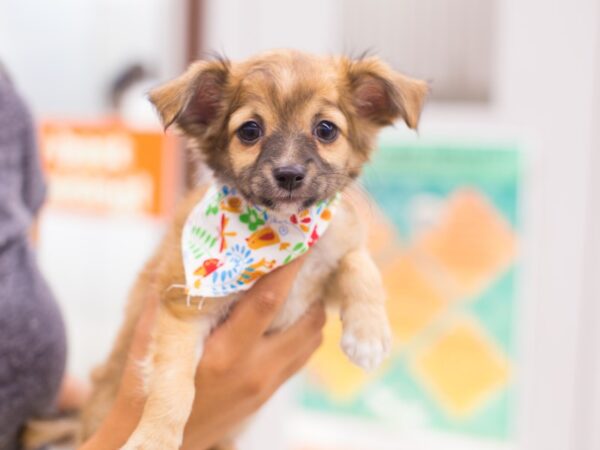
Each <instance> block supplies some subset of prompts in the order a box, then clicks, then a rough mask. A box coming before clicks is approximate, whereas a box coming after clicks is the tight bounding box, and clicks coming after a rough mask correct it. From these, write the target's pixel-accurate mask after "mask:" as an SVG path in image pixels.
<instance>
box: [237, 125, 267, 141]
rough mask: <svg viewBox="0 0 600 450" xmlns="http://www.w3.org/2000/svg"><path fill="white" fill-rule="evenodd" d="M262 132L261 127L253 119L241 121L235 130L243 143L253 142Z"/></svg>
mask: <svg viewBox="0 0 600 450" xmlns="http://www.w3.org/2000/svg"><path fill="white" fill-rule="evenodd" d="M262 134H263V131H262V128H261V127H260V125H259V124H258V123H257V122H255V121H253V120H251V121H249V122H246V123H243V124H242V126H241V127H239V128H238V130H237V135H238V137H239V138H240V140H241V141H242V142H243V143H244V144H254V143H255V142H256V141H258V140H259V139H260V138H261V136H262Z"/></svg>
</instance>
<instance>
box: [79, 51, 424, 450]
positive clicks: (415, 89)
mask: <svg viewBox="0 0 600 450" xmlns="http://www.w3.org/2000/svg"><path fill="white" fill-rule="evenodd" d="M426 91H427V87H426V84H425V83H423V82H420V81H417V80H412V79H409V78H408V77H405V76H403V75H400V74H397V73H395V72H393V71H392V70H391V69H390V68H389V67H388V66H386V65H385V64H383V63H382V62H380V61H379V60H377V59H375V58H368V59H363V60H357V61H352V60H350V59H348V58H345V57H317V56H312V55H308V54H304V53H300V52H295V51H274V52H269V53H266V54H262V55H259V56H257V57H255V58H252V59H250V60H247V61H245V62H241V63H235V64H234V63H229V62H224V61H216V62H207V61H202V62H199V63H195V64H193V65H192V66H191V67H190V68H189V69H188V71H187V72H186V73H185V74H184V75H182V76H181V77H180V78H178V79H176V80H174V81H172V82H170V83H167V84H166V85H164V86H162V87H160V88H158V89H156V90H155V91H153V92H152V93H151V100H152V101H153V103H154V104H155V106H156V107H157V110H158V112H159V113H160V115H161V118H162V120H163V122H164V123H165V125H166V126H169V125H171V124H175V125H177V127H178V128H179V129H180V130H182V132H183V133H184V134H185V135H186V136H187V137H188V138H189V139H190V141H191V143H192V148H193V151H194V152H195V153H196V156H198V157H199V158H201V159H202V160H204V161H205V162H206V163H207V164H208V166H209V167H210V168H212V169H213V171H214V173H215V175H216V176H217V177H218V178H221V179H224V180H227V181H228V182H231V183H234V184H236V185H237V186H238V187H239V188H240V189H241V190H244V192H247V193H248V195H252V194H253V192H254V189H257V187H256V186H255V185H254V184H253V183H254V182H253V181H252V179H253V178H252V177H248V178H244V176H245V175H244V174H246V173H248V171H249V170H251V169H252V170H254V171H255V172H254V173H258V174H260V173H263V172H261V171H265V172H264V177H268V176H270V175H269V174H270V172H266V171H270V170H271V169H272V167H268V166H269V164H271V165H273V164H275V162H273V161H274V160H273V159H271V160H270V161H269V162H268V163H265V164H258V166H257V167H255V166H256V164H255V163H256V161H258V158H259V157H260V155H261V152H262V151H264V149H263V148H262V147H261V146H260V144H259V143H257V144H256V145H246V144H244V143H242V142H240V140H239V139H237V137H236V130H237V129H238V128H239V126H240V125H241V124H242V123H244V122H245V121H247V120H260V122H261V124H262V126H263V129H264V139H267V138H268V137H269V136H272V135H274V134H276V133H277V132H279V131H281V130H287V131H288V133H289V136H292V137H295V136H299V135H302V136H308V137H310V136H312V134H313V131H312V130H313V127H314V126H315V123H316V122H317V121H319V120H329V121H332V122H334V123H335V124H336V125H337V127H338V128H339V136H338V138H337V139H336V140H335V142H332V143H323V142H317V143H316V144H312V143H308V144H305V145H309V146H312V145H316V147H310V148H311V149H316V151H317V152H318V156H317V157H318V158H319V159H321V160H322V161H324V163H323V164H325V165H326V166H327V167H329V169H327V170H330V171H331V174H332V175H328V176H327V177H323V178H329V179H328V180H326V183H325V184H323V186H320V190H319V192H321V191H322V192H321V194H322V195H328V196H330V195H332V193H333V192H336V191H345V195H344V198H343V200H342V202H341V205H340V206H339V208H338V211H337V212H336V214H335V215H334V216H333V219H332V222H331V225H330V227H329V229H328V230H327V232H326V233H325V234H324V236H322V237H321V239H320V240H319V241H318V242H317V244H316V245H315V246H314V247H313V249H312V250H311V252H309V254H308V257H307V258H306V261H305V263H304V265H303V267H302V269H301V271H300V273H299V275H298V281H297V282H296V283H295V284H294V286H293V288H292V292H291V293H290V296H289V298H288V300H287V301H286V304H285V305H284V307H283V309H282V311H281V313H280V314H279V316H278V317H277V318H276V319H275V321H274V323H273V325H272V330H277V329H282V328H286V327H288V326H289V325H290V324H292V323H294V322H295V321H296V320H297V319H298V318H299V317H300V316H301V315H302V314H303V313H304V312H305V311H306V309H307V308H308V307H309V306H310V305H311V304H312V303H313V302H315V301H318V300H320V299H323V298H324V297H326V299H327V300H328V301H331V302H334V301H337V303H338V304H339V305H340V307H341V319H342V322H343V327H344V336H343V339H342V347H343V349H344V351H345V352H346V354H347V355H348V356H349V357H350V358H351V359H352V360H353V361H355V362H356V363H357V364H359V365H362V366H365V367H372V366H374V365H376V364H378V363H379V362H380V360H381V358H382V357H383V356H384V355H385V353H386V352H387V350H388V346H389V341H390V331H389V326H388V323H387V318H386V315H385V307H384V299H385V294H384V292H383V288H382V284H381V279H380V276H379V273H378V272H377V269H376V267H375V265H374V263H373V261H372V259H371V257H370V256H369V254H368V252H367V250H366V248H365V245H366V244H365V237H366V230H365V224H364V220H363V219H362V216H363V215H364V212H362V211H361V212H359V211H357V210H356V208H355V206H354V202H353V201H352V198H353V197H352V195H351V194H348V191H349V190H351V189H352V180H353V179H354V178H355V177H356V176H357V175H358V173H359V172H360V169H361V167H362V165H363V164H364V163H365V161H367V160H368V158H369V155H370V153H371V151H372V150H373V143H374V139H375V135H376V132H377V131H378V129H379V128H380V127H381V126H383V125H386V124H389V123H391V122H392V121H393V120H395V119H396V118H399V117H401V118H403V119H404V120H405V121H406V123H407V124H408V125H409V126H410V127H413V128H414V127H416V126H417V122H418V118H419V114H420V111H421V107H422V103H423V99H424V97H425V93H426ZM307 139H310V138H307V137H305V138H304V140H305V141H306V140H307ZM278 142H279V141H278ZM297 142H298V141H297V140H294V139H292V138H290V139H289V140H281V143H280V145H279V147H277V157H276V158H275V159H276V160H277V161H279V160H286V161H287V160H288V159H290V160H291V159H293V158H294V157H297V153H298V152H299V151H301V150H302V149H301V148H299V147H298V145H299V144H298V143H297ZM311 142H312V141H311ZM263 166H266V167H263ZM310 170H312V171H313V172H314V173H312V174H311V173H310ZM310 170H309V175H310V176H314V177H315V178H314V183H317V182H318V180H319V178H318V176H319V173H317V172H316V171H317V169H315V168H314V167H312V168H311V169H310ZM321 175H323V173H321ZM254 178H256V177H254ZM306 189H307V192H308V190H310V189H311V186H307V187H306ZM312 189H313V190H314V186H312ZM202 194H203V192H202V191H201V190H197V191H194V192H192V193H191V194H190V195H189V196H188V198H187V199H186V200H185V201H184V202H183V204H182V206H181V208H180V209H179V211H178V213H177V217H176V219H175V221H174V223H173V225H172V227H171V228H170V230H169V232H168V233H167V235H166V237H165V239H164V241H163V243H162V244H161V246H160V248H159V250H158V251H157V253H156V255H155V257H154V258H152V260H151V261H150V262H149V263H148V265H147V266H146V268H145V270H144V271H143V273H142V275H141V276H140V278H139V279H138V282H137V283H136V285H135V287H134V289H133V292H132V294H131V297H130V303H129V307H128V310H127V317H126V320H125V323H124V326H123V329H122V331H121V333H120V335H119V337H118V339H117V342H116V343H115V347H114V349H113V352H112V353H111V355H110V358H109V360H108V361H107V363H106V364H105V365H104V366H103V367H102V368H101V369H99V370H98V371H97V372H96V373H95V375H94V383H95V390H94V395H93V397H92V401H91V402H90V404H89V405H88V407H87V408H86V410H85V412H84V415H83V418H84V420H83V428H82V429H83V435H82V437H83V438H85V437H87V436H89V435H90V434H91V433H92V432H93V431H94V430H95V428H96V427H97V426H98V424H99V422H100V421H101V420H102V418H103V417H104V415H105V414H106V412H107V411H108V410H109V408H110V406H111V404H112V402H113V401H114V397H115V395H116V391H117V386H118V382H119V380H120V376H121V374H122V372H123V366H124V364H125V362H126V358H127V352H128V349H129V347H130V343H131V339H132V335H133V331H132V330H133V327H134V324H135V323H136V321H137V318H138V317H139V314H140V309H141V303H142V301H143V299H144V298H147V297H148V296H149V295H151V294H155V295H158V296H159V297H160V299H161V306H160V308H159V312H158V317H157V322H156V329H155V332H154V334H153V336H154V337H153V340H152V343H151V345H150V349H149V354H148V357H147V360H146V369H147V375H146V379H145V385H146V386H147V390H148V400H147V402H146V405H145V408H144V412H143V416H142V419H141V421H140V423H139V426H138V428H137V429H136V431H135V433H134V434H133V435H132V437H131V439H130V440H129V441H128V443H127V444H126V446H125V447H124V448H126V449H128V450H130V449H146V450H148V449H157V450H158V449H161V450H165V449H176V448H178V447H179V446H180V444H181V439H182V433H183V428H184V425H185V423H186V421H187V418H188V416H189V413H190V410H191V406H192V400H193V397H194V380H193V378H194V371H195V368H196V364H197V360H198V357H199V355H200V356H201V353H202V345H201V344H202V342H203V341H204V339H205V338H206V337H207V336H208V334H209V333H210V331H211V330H212V328H213V327H214V326H215V325H216V324H217V323H218V322H219V321H220V320H222V318H223V317H225V316H226V314H227V312H228V310H229V307H230V306H231V304H232V303H233V302H235V300H236V299H237V297H236V296H230V297H228V298H225V299H217V300H211V299H207V300H206V301H205V304H204V306H203V308H202V309H201V310H198V309H197V308H196V307H194V306H195V305H192V306H191V307H188V306H187V305H186V299H185V295H184V294H183V292H182V291H180V290H177V289H171V290H169V287H170V286H172V285H174V284H183V283H184V274H183V266H182V261H181V254H180V247H179V242H180V234H181V229H182V225H183V223H184V221H185V218H186V217H187V215H188V213H189V211H190V209H191V208H192V207H193V206H194V205H195V204H196V203H197V201H198V200H199V199H200V198H201V196H202ZM307 195H308V194H307ZM281 211H284V209H282V210H281ZM274 213H277V211H274ZM281 214H285V211H284V212H282V213H281ZM266 264H268V262H265V263H264V264H263V265H266ZM227 448H229V447H227Z"/></svg>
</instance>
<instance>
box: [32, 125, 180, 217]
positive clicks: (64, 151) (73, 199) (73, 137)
mask: <svg viewBox="0 0 600 450" xmlns="http://www.w3.org/2000/svg"><path fill="white" fill-rule="evenodd" d="M40 144H41V145H40V147H41V153H42V160H43V164H44V168H45V170H46V174H47V177H48V186H49V196H48V197H49V198H48V205H49V206H50V207H51V208H57V209H61V210H68V211H75V212H83V213H92V214H132V215H139V214H142V215H150V216H156V217H161V216H165V215H168V214H169V213H170V212H171V211H172V209H173V207H174V203H175V198H176V194H177V191H178V188H179V182H178V178H179V177H178V172H179V155H178V146H177V141H176V139H175V138H174V137H172V136H169V135H166V134H164V133H163V132H162V131H161V130H138V129H130V128H128V127H127V126H126V125H124V124H122V123H120V122H116V121H99V122H90V123H76V122H69V121H48V122H45V123H43V124H42V126H41V129H40Z"/></svg>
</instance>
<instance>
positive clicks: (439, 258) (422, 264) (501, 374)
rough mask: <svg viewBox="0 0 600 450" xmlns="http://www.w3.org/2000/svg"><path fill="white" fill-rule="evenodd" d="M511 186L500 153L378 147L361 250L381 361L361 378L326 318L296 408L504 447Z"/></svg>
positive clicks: (508, 415) (511, 377) (512, 323)
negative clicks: (371, 287) (372, 290)
mask: <svg viewBox="0 0 600 450" xmlns="http://www.w3.org/2000/svg"><path fill="white" fill-rule="evenodd" d="M520 177H521V174H520V162H519V152H518V151H517V149H516V148H515V147H512V146H490V145H487V144H482V145H475V144H471V145H449V144H447V143H432V142H427V141H425V140H420V141H419V142H418V143H413V144H405V145H391V144H388V145H384V146H382V148H381V149H380V151H379V152H378V154H377V157H376V159H375V161H374V162H373V163H372V164H371V165H370V167H369V168H368V170H367V171H366V174H365V176H364V186H365V188H366V190H367V191H368V192H369V193H370V194H371V195H372V196H373V197H374V198H375V200H376V202H377V204H378V208H374V209H373V210H372V211H371V212H370V216H371V224H372V232H371V234H372V236H371V244H370V245H371V249H372V252H373V255H374V256H375V259H376V261H377V263H378V265H379V267H380V269H381V271H382V274H383V278H384V282H385V285H386V289H387V292H388V313H389V317H390V321H391V324H392V328H393V331H394V347H393V352H392V356H391V358H390V359H389V360H388V361H387V362H386V363H384V365H383V367H381V368H380V369H379V370H377V371H376V372H374V373H370V374H365V373H364V372H363V371H362V370H360V369H358V368H355V367H354V366H352V365H351V364H350V363H349V362H348V361H347V360H346V358H345V356H344V355H343V354H342V352H341V350H340V348H339V344H338V342H339V336H340V326H339V323H338V322H339V321H338V320H329V321H328V325H327V327H326V337H325V342H324V345H323V347H322V348H321V349H320V350H319V351H318V353H317V354H316V355H315V356H314V357H313V360H312V362H311V365H310V367H309V370H308V373H307V375H306V376H305V380H304V381H303V386H302V388H301V390H300V399H299V402H300V405H301V408H302V410H304V411H306V412H308V413H311V412H318V413H321V414H322V413H325V414H329V415H332V416H335V417H352V418H355V419H356V418H362V419H365V421H369V422H374V423H378V424H382V426H388V427H395V426H397V425H401V426H402V427H404V428H414V429H423V430H426V431H433V432H441V433H450V434H458V435H464V436H468V437H470V438H476V439H477V438H482V439H486V440H494V441H498V442H510V441H511V439H512V437H513V435H512V421H511V419H512V418H513V417H514V413H515V408H516V405H515V397H514V386H515V383H516V380H515V373H516V371H515V364H516V360H515V353H516V348H515V328H516V319H517V317H516V311H517V308H516V306H517V301H518V297H517V286H518V281H519V266H518V264H517V253H518V244H519V217H518V212H519V190H520Z"/></svg>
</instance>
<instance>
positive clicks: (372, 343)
mask: <svg viewBox="0 0 600 450" xmlns="http://www.w3.org/2000/svg"><path fill="white" fill-rule="evenodd" d="M340 345H341V347H342V350H343V351H344V353H345V354H346V356H348V358H350V360H351V361H352V362H353V363H354V364H356V365H357V366H359V367H362V368H363V369H365V370H368V371H371V370H374V369H376V368H377V367H379V366H380V365H381V363H382V362H383V360H384V359H385V358H386V357H387V356H388V354H389V352H390V347H391V338H390V336H389V334H388V333H383V334H382V335H381V336H380V337H375V336H374V337H372V338H369V339H362V340H361V339H358V338H357V337H356V335H355V334H354V333H353V332H352V330H346V331H344V334H343V335H342V340H341V342H340Z"/></svg>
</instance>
